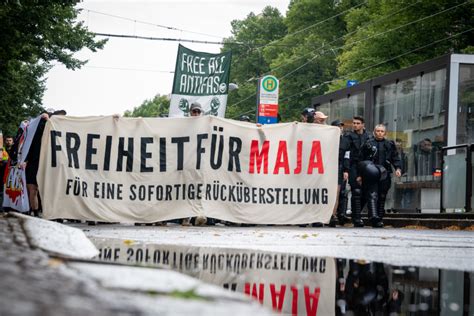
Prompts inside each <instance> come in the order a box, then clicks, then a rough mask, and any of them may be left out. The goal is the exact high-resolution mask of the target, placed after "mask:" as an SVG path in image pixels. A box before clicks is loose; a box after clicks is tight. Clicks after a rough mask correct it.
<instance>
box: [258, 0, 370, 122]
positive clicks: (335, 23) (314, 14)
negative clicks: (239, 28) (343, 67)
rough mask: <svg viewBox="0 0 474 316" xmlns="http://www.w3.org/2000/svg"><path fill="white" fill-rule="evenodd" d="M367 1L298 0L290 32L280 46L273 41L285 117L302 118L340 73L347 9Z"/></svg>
mask: <svg viewBox="0 0 474 316" xmlns="http://www.w3.org/2000/svg"><path fill="white" fill-rule="evenodd" d="M362 2H363V1H357V0H343V1H333V0H294V1H292V2H291V3H290V6H289V8H288V12H287V16H286V19H285V24H286V25H287V28H288V35H286V36H285V38H283V39H282V40H281V41H280V42H279V44H280V46H272V45H269V46H268V47H267V48H265V54H266V56H276V57H275V58H273V59H272V62H271V69H273V71H272V74H274V75H275V76H276V77H277V78H279V79H280V102H279V103H280V113H281V115H282V117H283V120H298V119H299V113H300V112H301V110H302V109H303V108H305V107H308V106H310V105H311V98H312V97H313V96H314V95H319V94H323V93H324V92H325V91H327V90H328V85H327V83H326V82H328V81H331V80H333V79H334V77H335V76H336V68H337V60H336V57H337V50H336V48H337V47H338V46H340V45H342V44H343V36H344V35H345V34H346V25H345V21H344V19H343V17H344V15H345V14H346V12H348V11H349V10H351V9H352V7H357V6H358V5H359V4H360V3H362Z"/></svg>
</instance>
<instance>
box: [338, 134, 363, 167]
mask: <svg viewBox="0 0 474 316" xmlns="http://www.w3.org/2000/svg"><path fill="white" fill-rule="evenodd" d="M368 139H369V134H368V133H367V132H366V131H365V130H364V132H363V133H362V134H357V133H355V132H349V133H347V134H345V135H344V137H343V139H342V141H343V145H342V150H344V152H349V156H347V155H345V156H344V165H343V171H344V172H348V171H349V169H351V168H352V167H355V166H357V164H358V163H359V161H361V160H362V159H361V154H360V148H361V147H362V145H363V144H364V143H365V142H366V141H367V140H368Z"/></svg>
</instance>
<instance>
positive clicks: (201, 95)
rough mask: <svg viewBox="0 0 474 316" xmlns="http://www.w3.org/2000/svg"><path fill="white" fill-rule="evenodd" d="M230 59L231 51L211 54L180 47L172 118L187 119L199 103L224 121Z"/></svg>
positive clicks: (205, 110)
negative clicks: (192, 108) (194, 105)
mask: <svg viewBox="0 0 474 316" xmlns="http://www.w3.org/2000/svg"><path fill="white" fill-rule="evenodd" d="M231 58H232V53H231V52H230V51H229V52H226V53H222V54H210V53H203V52H196V51H193V50H190V49H188V48H186V47H184V46H182V45H179V48H178V57H177V58H176V68H175V73H174V81H173V92H172V93H171V104H170V116H174V117H176V116H188V115H189V107H190V106H191V104H192V103H193V102H199V103H200V104H201V106H202V108H203V110H204V113H205V114H210V115H215V116H221V117H224V115H225V108H226V105H227V93H228V91H229V77H230V61H231Z"/></svg>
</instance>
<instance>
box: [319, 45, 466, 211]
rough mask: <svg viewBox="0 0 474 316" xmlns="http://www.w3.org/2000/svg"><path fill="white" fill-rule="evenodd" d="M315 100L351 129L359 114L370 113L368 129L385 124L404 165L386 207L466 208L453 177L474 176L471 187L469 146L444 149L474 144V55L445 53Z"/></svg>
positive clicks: (397, 208) (420, 209)
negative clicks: (466, 162) (468, 168)
mask: <svg viewBox="0 0 474 316" xmlns="http://www.w3.org/2000/svg"><path fill="white" fill-rule="evenodd" d="M312 105H313V106H314V107H315V108H317V109H318V110H320V111H322V112H324V113H326V114H328V115H329V120H334V119H340V120H342V121H343V122H344V123H345V127H346V129H348V130H350V129H351V122H352V117H353V116H355V115H360V116H363V117H364V118H365V119H366V128H367V130H368V131H371V130H373V127H374V126H375V125H377V124H380V123H383V124H385V125H386V127H387V138H389V139H392V140H394V141H395V142H396V145H397V148H398V150H399V152H400V156H401V160H402V166H403V170H402V177H401V178H400V179H393V181H394V183H393V184H392V189H391V190H390V192H389V194H390V197H389V199H388V201H387V204H386V207H387V208H388V209H390V208H392V209H395V210H400V211H422V212H439V210H440V209H441V208H443V209H446V210H454V211H458V210H463V211H465V210H466V205H465V204H466V203H464V197H465V196H466V192H467V191H466V189H468V188H464V191H462V190H459V188H456V187H459V186H456V185H454V184H453V183H451V181H460V180H461V179H460V178H459V177H464V183H468V182H469V181H467V178H470V179H471V185H472V169H471V170H470V172H471V173H470V174H469V175H468V174H467V169H466V164H465V163H461V161H462V160H463V159H464V161H465V159H466V157H467V154H466V151H468V150H469V147H467V146H466V147H465V148H464V147H463V148H464V149H463V148H458V149H455V150H451V151H447V150H446V149H444V150H443V149H442V148H443V147H446V146H455V145H460V144H471V143H474V55H460V54H449V55H445V56H442V57H439V58H436V59H433V60H430V61H427V62H424V63H421V64H417V65H415V66H412V67H409V68H406V69H402V70H400V71H397V72H394V73H390V74H387V75H384V76H381V77H378V78H374V79H372V80H369V81H365V82H362V83H360V84H356V85H355V86H351V87H348V88H345V89H341V90H338V91H335V92H333V93H329V94H326V95H323V96H318V97H314V98H313V99H312ZM446 156H449V157H448V159H444V157H446ZM469 157H470V156H469ZM443 159H444V163H443ZM470 163H471V164H472V161H470ZM456 168H457V169H458V170H455V169H456ZM442 171H444V172H442ZM447 171H449V172H447ZM451 178H453V179H451ZM450 183H451V184H453V185H450ZM463 194H464V195H463ZM460 198H461V200H459V199H460ZM470 198H471V199H472V196H471V197H470ZM470 205H472V204H470ZM441 206H442V207H441Z"/></svg>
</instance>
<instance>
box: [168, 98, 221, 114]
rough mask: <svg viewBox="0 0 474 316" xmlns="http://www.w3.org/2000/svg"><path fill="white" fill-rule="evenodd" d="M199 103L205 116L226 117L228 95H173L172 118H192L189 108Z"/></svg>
mask: <svg viewBox="0 0 474 316" xmlns="http://www.w3.org/2000/svg"><path fill="white" fill-rule="evenodd" d="M194 102H198V103H199V104H201V106H202V110H203V113H202V114H203V115H214V116H220V117H224V116H225V109H226V106H225V105H226V104H227V94H221V95H211V96H206V95H205V96H189V95H181V94H172V95H171V100H170V113H169V116H170V117H183V116H191V113H189V108H190V106H191V104H193V103H194Z"/></svg>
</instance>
